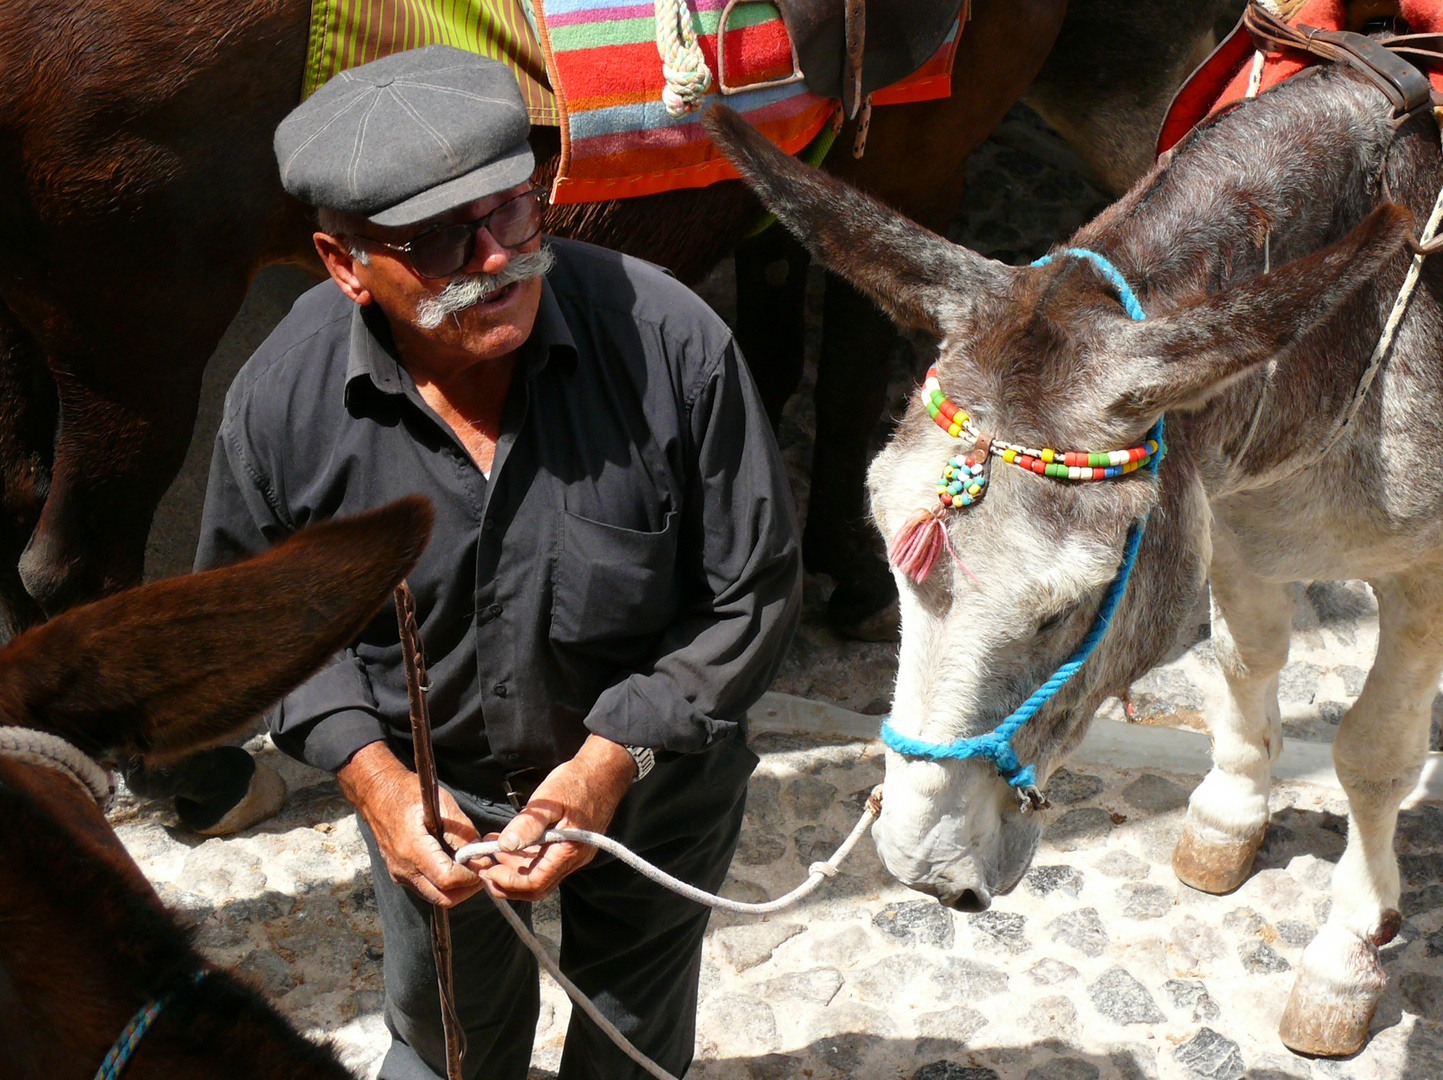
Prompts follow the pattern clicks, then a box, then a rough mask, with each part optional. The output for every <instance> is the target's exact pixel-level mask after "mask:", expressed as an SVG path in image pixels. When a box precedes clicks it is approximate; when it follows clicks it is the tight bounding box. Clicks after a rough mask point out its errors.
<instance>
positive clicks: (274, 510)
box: [196, 240, 800, 784]
mask: <svg viewBox="0 0 1443 1080" xmlns="http://www.w3.org/2000/svg"><path fill="white" fill-rule="evenodd" d="M548 242H549V243H551V244H552V245H553V247H554V248H555V250H556V253H557V256H558V259H557V266H556V268H555V269H554V270H553V271H552V272H551V273H550V274H549V275H548V279H547V281H546V282H545V284H544V286H543V290H542V295H541V304H540V310H539V312H538V315H537V319H536V324H535V329H534V330H533V331H532V334H531V337H530V339H529V340H528V341H527V342H526V344H525V345H524V346H523V348H522V350H521V352H520V355H519V356H518V360H517V366H516V373H515V375H514V377H513V379H512V384H511V390H510V393H509V395H508V397H507V400H506V403H505V407H504V410H503V413H502V423H501V435H500V438H499V439H498V440H497V445H496V456H495V461H494V463H493V465H492V469H491V474H490V477H489V479H488V478H487V477H486V476H484V475H483V474H482V473H481V471H480V470H479V469H478V468H477V467H476V465H475V463H474V462H473V461H472V459H471V457H470V456H469V454H468V453H467V452H466V450H465V449H464V448H463V446H462V445H461V443H460V441H459V440H458V439H457V438H456V437H455V434H454V433H453V432H452V431H451V430H450V428H449V427H448V426H447V425H446V424H445V422H443V421H442V420H441V419H440V418H439V417H438V416H437V415H436V414H435V412H433V411H432V409H431V408H430V407H429V406H428V405H427V404H426V403H425V401H424V400H423V399H422V398H421V396H420V394H419V393H418V392H417V390H416V387H415V384H414V383H413V382H412V380H411V378H410V376H409V375H408V374H407V372H406V370H405V368H404V367H402V366H401V364H400V363H399V362H398V360H397V357H396V353H395V350H394V346H393V345H392V343H391V339H390V335H389V332H388V328H387V324H386V321H385V318H384V316H383V315H382V314H381V313H380V312H379V311H378V310H376V309H375V308H374V307H367V308H361V307H357V306H356V305H355V304H353V303H352V302H351V301H350V300H348V299H347V298H346V297H345V296H344V295H343V294H342V293H341V292H340V290H339V289H338V288H336V286H335V285H334V284H332V283H331V282H325V283H323V284H321V285H318V286H317V287H316V288H314V289H312V290H311V291H309V292H308V293H306V294H305V295H304V296H302V297H301V298H300V299H299V300H298V301H297V302H296V305H295V307H294V308H293V309H292V311H291V313H290V314H289V315H288V316H287V317H286V319H285V320H284V321H283V322H282V323H281V324H280V325H279V326H278V327H277V328H276V330H275V331H274V332H273V333H272V334H271V336H270V337H269V338H267V339H266V341H265V343H264V344H263V345H262V346H261V347H260V349H259V350H258V351H257V352H256V354H255V355H254V356H253V357H251V359H250V360H249V361H248V362H247V364H246V365H245V367H244V368H243V369H242V370H241V372H240V374H239V375H238V376H237V377H236V380H235V383H234V384H233V385H232V386H231V389H230V392H229V394H228V395H227V397H226V405H225V417H224V420H223V422H222V425H221V429H220V432H219V434H218V436H217V438H216V445H215V455H214V458H213V460H212V464H211V473H210V486H209V489H208V491H207V494H206V504H205V513H204V517H203V520H202V524H201V540H200V549H199V552H198V554H197V557H196V565H197V567H207V566H214V565H218V564H221V563H226V562H230V561H233V560H234V559H236V558H238V557H239V556H241V555H242V554H246V553H249V552H254V551H257V550H261V549H263V548H265V547H267V546H269V545H270V544H272V543H274V542H275V541H276V540H278V539H280V538H281V537H283V536H285V535H287V534H289V533H291V532H293V531H295V530H296V529H298V528H300V527H302V526H304V525H305V524H306V523H307V522H310V521H314V520H318V519H322V518H329V517H332V516H335V515H341V514H350V513H355V512H357V511H360V510H364V509H366V508H368V507H374V506H378V505H380V504H382V503H385V502H387V501H389V500H391V499H395V498H398V497H400V496H403V495H407V494H411V493H414V492H420V493H422V494H424V495H427V496H429V497H430V499H431V501H432V504H433V505H434V507H435V514H436V524H435V530H434V532H433V534H432V536H431V542H430V544H429V546H428V547H427V548H426V551H425V553H424V554H423V555H422V557H421V561H420V563H419V565H418V566H417V567H416V569H415V570H414V571H413V572H412V574H411V577H410V582H411V588H412V590H413V591H414V593H415V596H416V606H417V616H418V621H419V623H420V627H421V635H422V638H423V640H424V643H425V649H426V655H427V661H428V669H429V674H430V682H431V691H430V705H431V719H432V724H433V726H434V732H435V742H436V752H437V758H438V763H439V765H440V768H441V771H442V774H443V776H446V777H447V778H448V779H449V780H451V781H453V782H455V783H458V784H465V783H467V781H468V778H479V779H477V783H478V784H482V783H485V782H486V778H490V777H494V776H496V775H498V774H505V773H508V772H511V771H514V770H518V769H522V768H526V767H534V768H536V769H538V770H545V769H549V768H551V767H553V766H555V765H557V764H559V763H560V762H561V761H563V760H565V759H567V758H569V757H570V756H571V755H572V754H574V753H575V752H576V750H577V749H578V748H579V747H580V745H581V743H582V742H583V741H584V740H585V738H586V735H587V732H588V731H593V732H596V733H598V734H601V735H604V736H605V737H607V738H609V739H613V740H615V741H616V742H619V743H624V744H631V745H640V746H650V747H654V748H658V749H662V750H670V751H679V752H687V751H692V750H697V749H700V748H702V747H705V746H707V745H709V744H711V743H712V742H714V741H716V740H717V739H718V738H721V737H723V736H725V735H727V734H729V733H730V732H732V731H733V730H734V729H735V726H736V724H737V723H738V721H739V720H740V719H741V718H742V717H743V716H744V714H745V712H746V710H747V708H748V707H749V706H750V705H751V704H752V703H753V702H755V701H756V699H757V698H758V697H759V696H760V695H761V694H762V692H763V691H765V690H766V688H767V686H768V684H769V683H770V682H771V679H772V677H773V675H774V674H775V672H776V668H777V665H778V664H779V663H780V661H781V657H782V654H783V652H784V651H785V649H786V646H787V643H788V641H789V640H790V636H791V633H792V631H793V629H794V628H795V626H796V621H797V617H798V614H799V611H800V559H799V556H798V549H797V543H796V521H795V512H794V510H793V507H792V502H791V496H790V493H789V491H788V488H787V482H786V479H785V476H784V474H783V471H782V466H781V463H780V458H779V455H778V453H777V449H776V444H775V442H774V440H773V438H772V433H771V429H770V427H769V425H768V423H767V418H766V415H765V413H764V411H763V409H762V407H761V403H760V401H759V399H758V397H757V394H756V390H755V388H754V387H753V385H752V383H751V380H750V377H749V376H748V374H747V371H746V369H745V366H744V365H743V364H742V362H741V360H740V357H739V354H738V351H737V348H736V345H735V343H734V342H733V340H732V336H731V333H730V331H729V330H728V329H727V327H726V325H725V324H724V323H723V322H722V321H721V320H720V319H719V318H717V316H716V315H715V314H714V313H713V312H712V311H711V309H710V308H708V307H707V306H706V305H705V304H704V303H703V302H702V301H701V300H700V299H699V298H698V297H697V296H696V295H695V294H693V293H692V292H691V291H690V290H688V289H686V288H685V287H684V286H682V285H680V284H679V283H677V282H676V281H674V280H672V279H671V278H670V277H668V276H667V275H666V274H665V273H664V272H662V271H660V270H659V269H657V268H656V267H653V266H651V265H649V264H646V263H642V262H639V261H637V260H634V259H630V258H626V257H624V256H622V255H619V254H616V253H614V252H611V251H607V250H605V249H602V248H596V247H592V246H589V245H585V244H578V243H574V242H569V241H564V240H549V241H548ZM270 724H271V732H272V735H273V737H274V739H275V742H276V744H277V745H278V746H280V747H281V749H283V750H285V751H286V752H287V753H289V754H291V755H293V756H295V757H299V758H301V759H302V760H304V761H307V762H310V763H311V764H314V765H317V766H319V767H321V768H324V769H331V770H334V769H338V768H340V767H341V766H342V765H344V764H345V763H346V762H347V761H348V760H349V759H350V757H351V755H352V754H354V753H355V752H356V751H357V750H358V749H360V748H361V747H362V746H364V745H366V744H367V743H370V742H374V741H376V740H377V739H382V738H385V739H388V740H389V741H391V742H392V744H393V745H397V744H404V743H405V742H406V741H408V740H409V737H410V727H409V721H408V705H407V698H406V680H405V671H404V667H403V664H402V659H401V648H400V643H399V640H398V634H397V628H396V619H395V614H394V612H393V611H392V610H391V609H390V608H389V606H388V607H387V608H386V609H385V610H383V611H382V612H381V613H380V614H379V615H377V617H376V618H375V619H374V620H373V621H372V623H371V625H370V626H369V627H367V629H366V630H365V631H364V632H363V633H362V635H361V637H360V638H359V640H357V641H356V642H355V643H354V644H353V645H352V647H351V648H349V649H347V650H346V651H345V652H344V653H342V654H341V655H339V656H338V657H337V658H336V659H335V661H334V662H333V663H332V664H331V665H330V666H328V667H327V668H325V669H323V670H322V671H321V672H319V673H318V674H317V675H315V676H314V677H313V678H312V679H311V680H310V681H309V682H307V683H306V684H305V685H304V686H302V687H301V688H300V689H298V690H296V691H295V692H294V693H292V694H291V695H290V696H288V697H287V698H285V700H284V701H282V702H281V704H280V705H279V706H278V707H277V709H276V710H275V712H274V714H273V715H272V717H271V720H270ZM402 748H403V749H404V746H402Z"/></svg>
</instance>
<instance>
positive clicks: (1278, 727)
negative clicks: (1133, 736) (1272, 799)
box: [1172, 521, 1294, 893]
mask: <svg viewBox="0 0 1443 1080" xmlns="http://www.w3.org/2000/svg"><path fill="white" fill-rule="evenodd" d="M1212 533H1213V536H1212V539H1213V555H1212V561H1211V563H1210V564H1209V568H1208V573H1209V580H1210V581H1211V583H1212V641H1213V651H1214V652H1215V653H1216V654H1217V658H1218V664H1219V665H1220V666H1221V668H1222V672H1223V678H1224V679H1225V680H1226V682H1227V694H1226V697H1225V700H1224V702H1223V707H1222V709H1221V711H1220V712H1218V713H1216V714H1215V715H1212V716H1210V717H1209V718H1208V730H1209V732H1210V733H1211V734H1212V739H1213V767H1212V769H1211V771H1209V772H1208V774H1207V776H1206V777H1204V778H1203V782H1202V783H1201V784H1199V785H1198V787H1197V789H1196V790H1195V791H1194V792H1193V793H1192V799H1191V800H1190V802H1189V804H1188V812H1187V820H1186V821H1185V822H1184V824H1183V829H1182V835H1181V836H1180V837H1178V841H1177V847H1176V848H1174V850H1173V853H1172V868H1173V871H1174V872H1175V873H1176V874H1177V876H1178V879H1179V880H1180V881H1183V882H1185V883H1186V884H1188V885H1191V886H1192V887H1193V888H1195V889H1201V890H1202V891H1204V892H1210V893H1225V892H1231V891H1232V890H1233V889H1236V888H1237V887H1238V886H1239V885H1241V884H1242V882H1243V879H1244V878H1246V877H1247V876H1248V871H1249V870H1251V869H1252V865H1253V857H1254V856H1255V855H1257V852H1258V848H1259V847H1260V846H1262V842H1263V833H1264V831H1265V830H1266V828H1267V824H1268V781H1269V770H1270V768H1271V766H1272V762H1273V760H1274V759H1275V758H1276V757H1277V756H1278V752H1279V751H1280V750H1281V749H1282V743H1283V739H1282V720H1281V716H1280V715H1279V712H1278V672H1279V671H1281V670H1282V667H1283V665H1284V664H1285V663H1287V659H1288V638H1289V634H1290V632H1291V630H1292V620H1293V605H1294V600H1293V594H1292V591H1291V589H1290V588H1289V586H1288V585H1286V584H1278V583H1276V582H1271V581H1264V580H1262V579H1261V578H1259V577H1258V576H1257V575H1256V574H1253V573H1252V572H1251V571H1249V570H1248V569H1247V568H1246V567H1244V566H1243V565H1242V563H1241V561H1240V559H1239V557H1238V553H1237V549H1236V548H1235V547H1234V545H1233V542H1232V539H1231V537H1230V536H1229V535H1228V534H1227V532H1226V530H1225V529H1224V528H1222V527H1221V526H1220V525H1219V524H1218V523H1217V522H1216V521H1214V524H1213V530H1212Z"/></svg>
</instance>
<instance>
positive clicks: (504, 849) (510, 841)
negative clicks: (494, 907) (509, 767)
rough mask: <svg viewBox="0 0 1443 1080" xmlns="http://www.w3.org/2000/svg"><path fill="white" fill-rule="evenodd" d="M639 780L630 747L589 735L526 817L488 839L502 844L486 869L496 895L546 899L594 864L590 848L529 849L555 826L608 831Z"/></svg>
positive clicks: (539, 790) (484, 872) (555, 846)
mask: <svg viewBox="0 0 1443 1080" xmlns="http://www.w3.org/2000/svg"><path fill="white" fill-rule="evenodd" d="M635 776H636V762H635V761H634V760H632V757H631V754H630V753H628V752H627V750H626V748H625V747H623V746H622V745H621V744H619V743H614V742H612V741H611V740H610V739H603V738H602V737H601V736H600V735H589V736H587V739H586V742H584V743H582V745H581V749H580V750H578V751H577V752H576V756H575V757H574V758H572V759H571V760H570V761H568V762H565V763H564V764H561V765H558V766H557V767H556V768H555V769H553V770H552V771H551V773H550V774H549V775H548V776H547V777H546V779H545V780H543V781H542V782H541V786H540V787H538V788H537V789H536V793H535V794H534V795H532V796H531V801H530V802H528V803H527V804H526V806H525V808H524V809H523V810H522V811H521V813H519V814H517V815H516V817H515V818H513V819H512V820H511V822H510V823H509V824H508V825H507V826H506V828H505V829H503V830H502V831H501V832H500V833H497V834H494V835H493V836H488V837H487V838H486V839H488V840H490V839H497V840H499V841H500V844H501V850H500V851H499V852H497V854H496V855H494V856H490V857H489V858H487V859H486V860H485V861H487V862H489V863H490V865H489V866H488V867H485V868H483V869H482V871H481V874H482V877H484V878H485V879H486V882H487V885H488V886H489V887H490V889H491V891H492V892H493V893H495V894H496V895H497V896H501V897H505V898H506V899H508V900H540V899H541V898H542V897H543V896H545V895H546V894H547V893H549V892H550V891H551V890H552V889H554V888H556V886H557V885H560V884H561V879H562V878H564V877H566V875H567V874H570V873H572V872H573V871H575V870H580V869H581V868H582V867H583V866H585V865H586V864H587V863H589V862H590V861H591V860H592V859H593V858H595V857H596V849H595V848H594V847H591V846H589V845H587V844H551V845H550V846H548V847H544V848H542V849H541V850H540V852H539V853H538V852H536V851H531V852H529V853H528V852H527V851H526V850H525V849H527V848H532V847H534V846H535V845H536V844H538V843H540V842H541V837H542V835H543V834H544V833H545V832H546V830H547V829H550V828H553V827H554V828H562V829H590V830H591V831H592V832H605V831H606V827H607V826H608V825H610V824H611V817H612V815H613V814H615V813H616V807H617V804H619V803H620V802H621V798H622V796H623V795H625V794H626V791H627V789H628V788H629V787H631V781H632V779H633V778H634V777H635ZM479 861H482V860H478V862H479Z"/></svg>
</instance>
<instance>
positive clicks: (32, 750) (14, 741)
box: [0, 726, 114, 806]
mask: <svg viewBox="0 0 1443 1080" xmlns="http://www.w3.org/2000/svg"><path fill="white" fill-rule="evenodd" d="M0 757H7V758H11V759H13V760H15V761H23V762H24V763H25V764H27V765H39V766H41V767H42V768H46V769H53V770H54V771H55V772H58V773H60V774H62V775H64V776H68V777H69V778H70V779H71V780H74V781H75V782H76V783H77V784H79V785H80V786H81V787H83V788H84V789H85V790H86V792H87V793H89V794H90V796H91V797H92V798H94V799H95V801H96V802H97V803H99V804H100V805H101V806H104V805H105V804H106V803H107V802H109V801H110V796H111V795H112V794H113V793H114V789H113V788H112V787H111V784H110V774H109V773H108V772H106V771H105V770H104V769H102V768H101V767H100V766H99V765H97V764H96V763H95V761H94V760H93V759H92V758H91V757H90V756H89V755H88V754H85V753H82V752H81V751H80V750H77V749H76V748H75V747H74V746H73V745H71V744H70V743H68V742H66V741H65V740H64V739H62V738H61V737H60V736H59V735H51V734H50V733H49V732H45V731H36V730H35V729H34V728H24V727H11V726H5V727H0Z"/></svg>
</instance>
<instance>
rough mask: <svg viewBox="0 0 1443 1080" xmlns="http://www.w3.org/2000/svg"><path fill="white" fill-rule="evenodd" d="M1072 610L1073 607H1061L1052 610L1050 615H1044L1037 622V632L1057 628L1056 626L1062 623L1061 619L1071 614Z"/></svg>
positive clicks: (1040, 632)
mask: <svg viewBox="0 0 1443 1080" xmlns="http://www.w3.org/2000/svg"><path fill="white" fill-rule="evenodd" d="M1072 612H1073V607H1072V606H1069V607H1065V608H1063V609H1062V610H1061V611H1056V612H1053V613H1052V614H1051V615H1047V616H1044V617H1043V618H1042V619H1041V620H1040V621H1039V622H1038V623H1037V632H1038V633H1039V634H1045V633H1047V632H1048V631H1050V630H1055V629H1057V627H1058V626H1060V625H1062V623H1063V621H1064V620H1065V619H1066V618H1067V616H1069V615H1071V614H1072Z"/></svg>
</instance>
